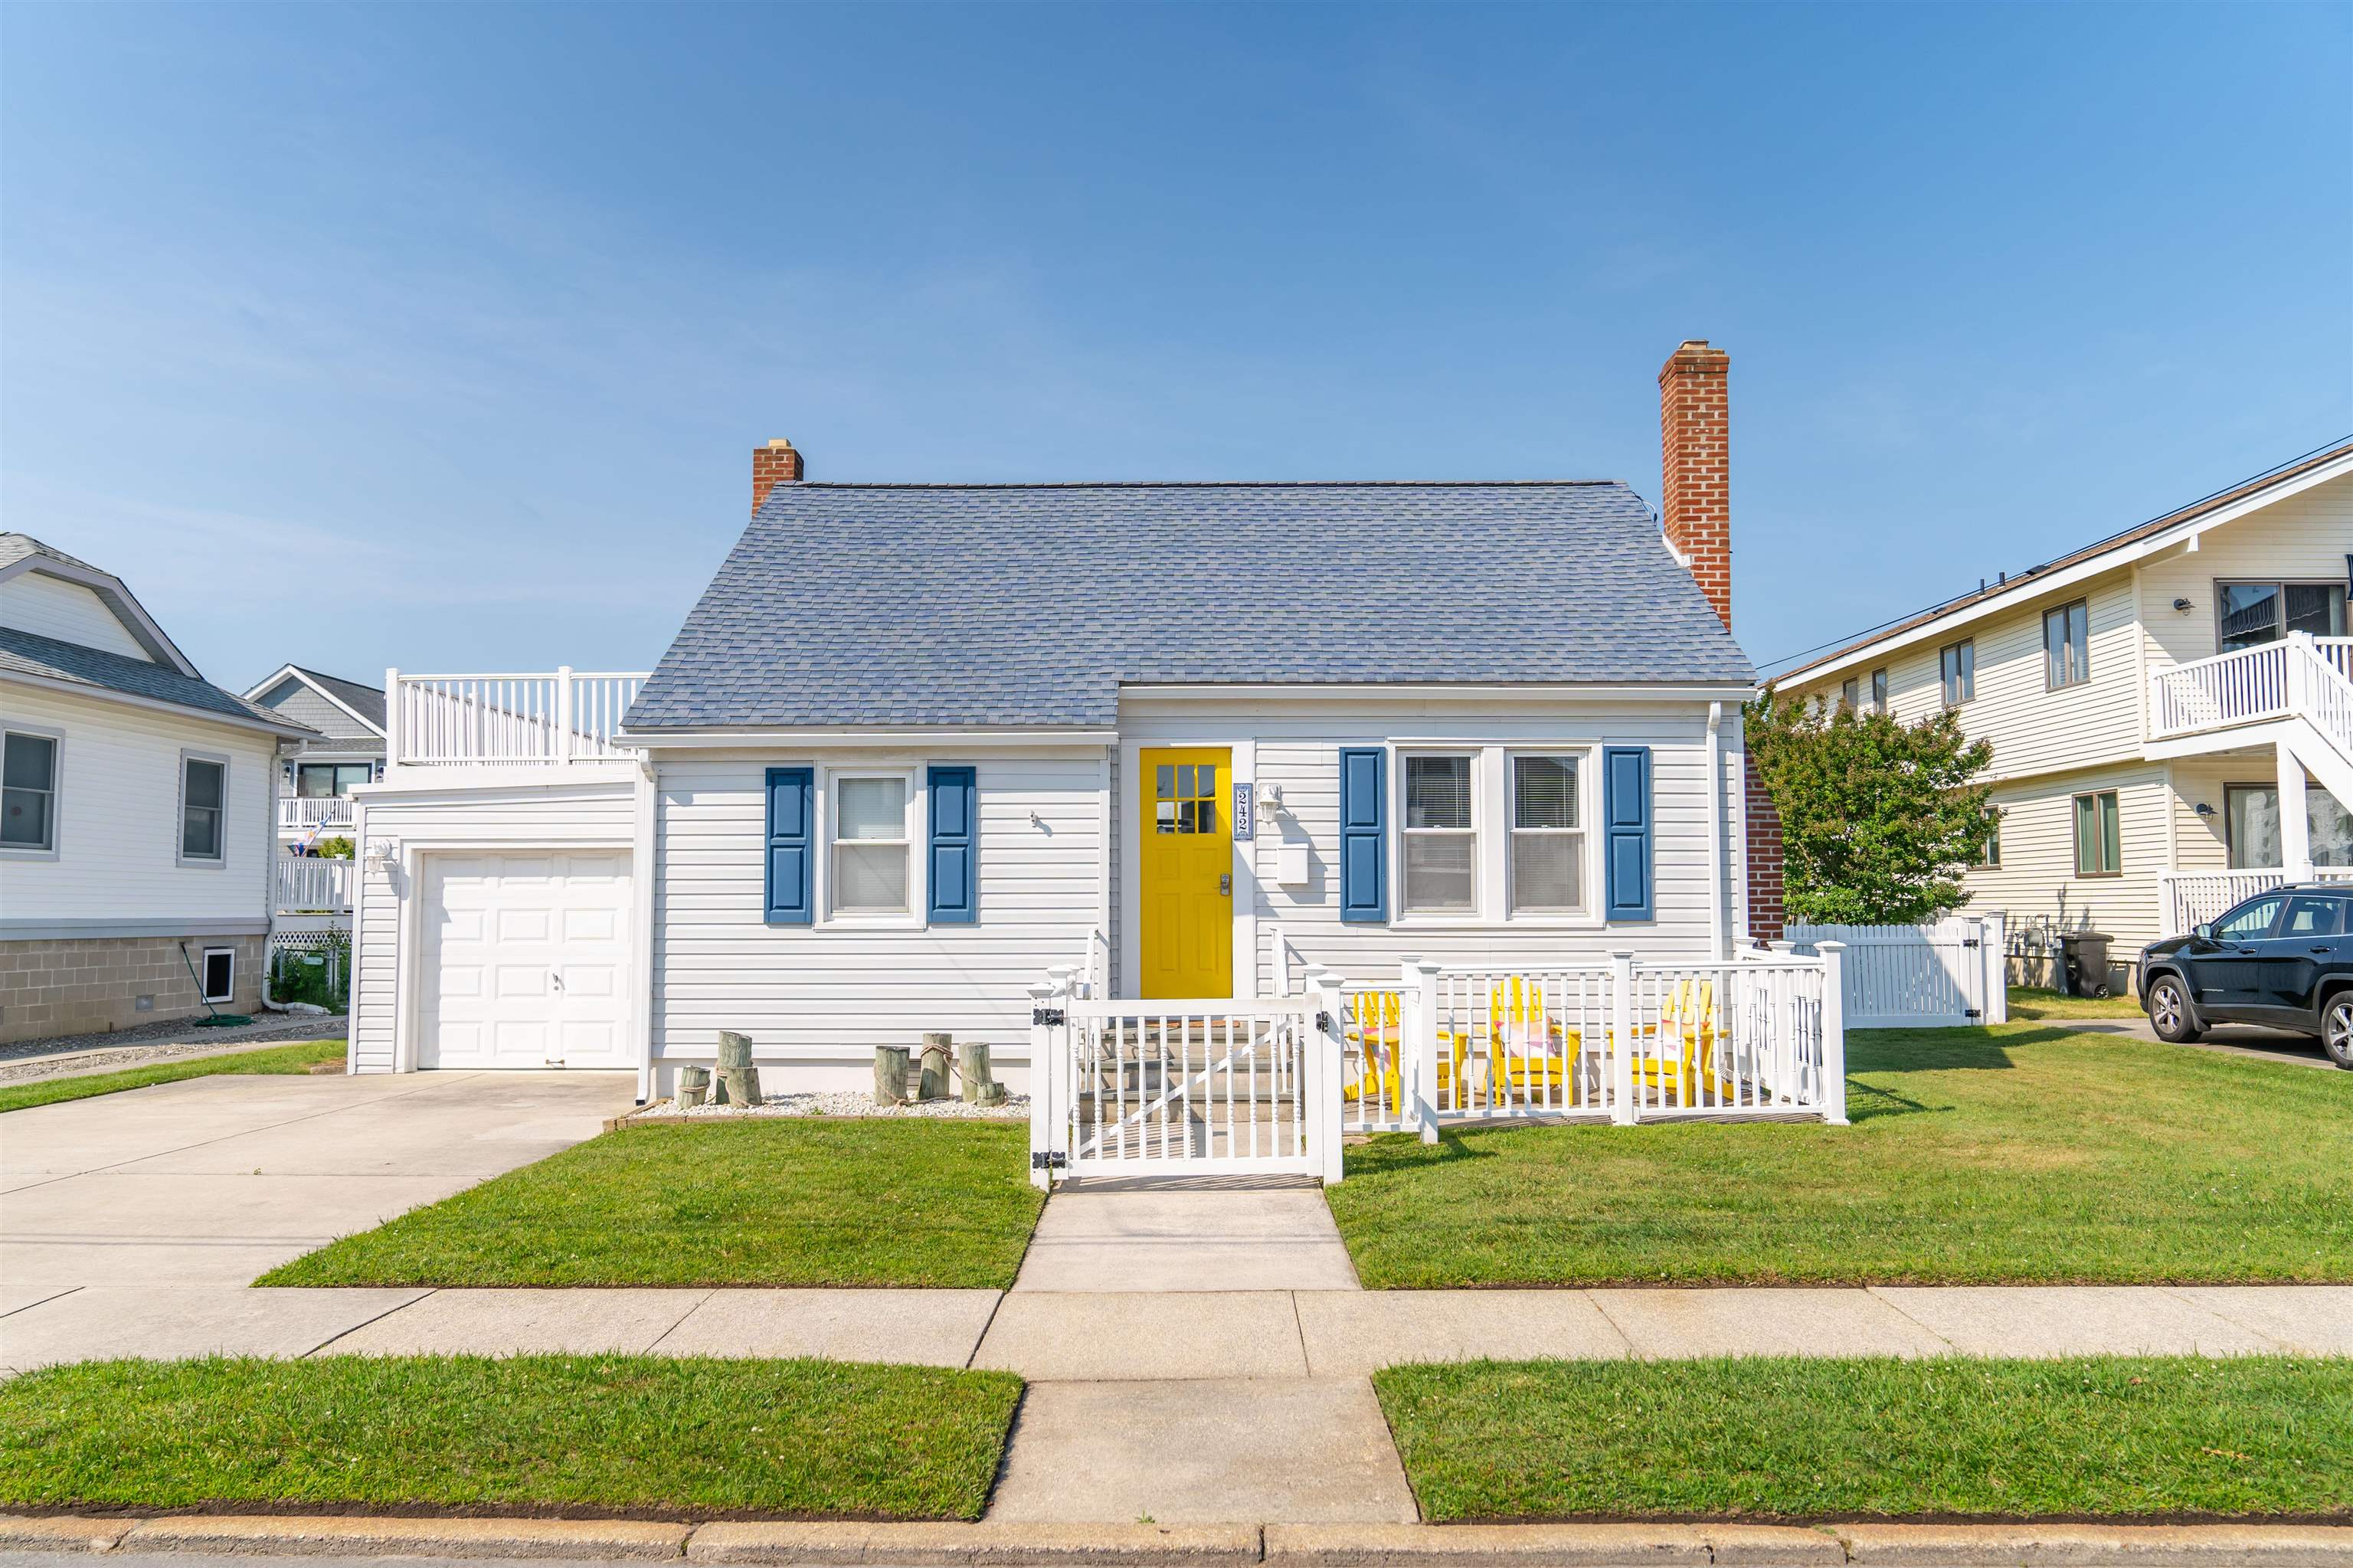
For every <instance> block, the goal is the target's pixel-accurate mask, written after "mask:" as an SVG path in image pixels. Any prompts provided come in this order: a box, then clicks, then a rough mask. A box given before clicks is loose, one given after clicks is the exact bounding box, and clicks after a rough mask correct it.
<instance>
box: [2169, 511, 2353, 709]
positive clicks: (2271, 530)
mask: <svg viewBox="0 0 2353 1568" xmlns="http://www.w3.org/2000/svg"><path fill="white" fill-rule="evenodd" d="M2348 550H2353V477H2348V478H2345V479H2338V480H2332V481H2330V482H2328V483H2327V484H2322V485H2316V486H2314V487H2313V488H2312V489H2310V490H2307V491H2306V492H2304V493H2302V494H2300V495H2291V496H2289V497H2288V498H2287V499H2286V500H2284V501H2282V502H2280V503H2277V504H2275V505H2272V506H2266V507H2264V508H2263V510H2262V511H2260V512H2257V513H2254V514H2252V515H2250V516H2247V517H2242V518H2241V519H2240V520H2239V521H2237V522H2235V523H2232V524H2228V525H2227V526H2224V527H2221V528H2217V529H2215V530H2214V531H2213V532H2212V533H2211V534H2208V535H2206V536H2205V537H2204V538H2203V539H2201V540H2200V541H2199V547H2198V549H2197V550H2196V551H2194V552H2190V551H2174V552H2172V553H2171V554H2168V555H2167V556H2163V557H2161V558H2160V559H2158V560H2156V561H2152V562H2150V563H2149V564H2148V565H2147V566H2145V567H2142V568H2141V577H2140V603H2141V618H2142V624H2143V626H2144V627H2145V628H2146V630H2147V638H2148V644H2149V658H2150V660H2151V662H2153V663H2155V664H2158V665H2160V666H2161V665H2165V664H2186V663H2188V662H2190V661H2191V660H2193V659H2204V658H2208V657H2210V656H2211V655H2212V654H2213V652H2215V650H2216V648H2217V647H2218V646H2219V643H2218V642H2217V641H2216V628H2215V595H2214V585H2215V584H2216V583H2217V582H2251V581H2269V582H2280V581H2286V582H2306V581H2311V582H2326V581H2335V582H2337V583H2340V584H2341V583H2342V582H2344V580H2345V569H2346V568H2345V556H2346V552H2347V551H2348ZM2176 599H2188V600H2189V607H2188V608H2187V609H2179V610H2177V609H2174V608H2173V601H2174V600H2176Z"/></svg>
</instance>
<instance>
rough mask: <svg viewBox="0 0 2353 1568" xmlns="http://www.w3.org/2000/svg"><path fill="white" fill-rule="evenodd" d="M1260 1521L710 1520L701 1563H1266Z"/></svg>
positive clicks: (906, 1566)
mask: <svg viewBox="0 0 2353 1568" xmlns="http://www.w3.org/2000/svg"><path fill="white" fill-rule="evenodd" d="M1259 1552H1260V1544H1259V1530H1258V1527H1257V1526H1256V1525H1156V1524H1007V1523H989V1522H987V1521H983V1522H982V1523H979V1524H706V1525H704V1526H703V1527H702V1529H700V1530H698V1531H695V1532H694V1539H693V1540H691V1541H690V1542H687V1546H686V1555H687V1557H688V1558H689V1560H691V1561H692V1562H696V1563H810V1564H882V1563H889V1564H893V1565H895V1568H963V1565H966V1564H970V1565H974V1568H980V1565H988V1568H1030V1565H1036V1568H1058V1565H1061V1564H1071V1565H1073V1568H1078V1565H1083V1568H1156V1565H1158V1564H1162V1563H1167V1564H1179V1565H1182V1568H1205V1565H1208V1564H1221V1565H1235V1568H1239V1565H1241V1564H1249V1563H1257V1562H1258V1561H1259Z"/></svg>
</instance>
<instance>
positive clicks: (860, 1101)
mask: <svg viewBox="0 0 2353 1568" xmlns="http://www.w3.org/2000/svg"><path fill="white" fill-rule="evenodd" d="M638 1115H639V1116H682V1117H684V1118H687V1119H688V1120H690V1121H726V1120H729V1119H731V1118H750V1117H763V1116H846V1117H928V1118H933V1119H934V1120H948V1121H1028V1120H1029V1096H1028V1095H1015V1096H1013V1097H1011V1098H1010V1099H1008V1100H1007V1101H1006V1102H1005V1103H1004V1104H1003V1105H1001V1106H973V1105H966V1104H965V1102H964V1101H962V1100H919V1101H917V1102H916V1103H914V1104H913V1105H905V1106H878V1105H876V1104H875V1103H874V1094H873V1091H872V1090H871V1089H870V1090H864V1091H859V1090H836V1091H832V1092H828V1093H824V1094H814V1093H812V1094H799V1095H772V1096H770V1097H768V1100H767V1103H766V1104H765V1105H760V1106H709V1105H704V1106H692V1107H688V1108H687V1109H685V1110H681V1109H680V1108H679V1107H678V1102H677V1101H676V1100H674V1099H668V1100H656V1101H654V1102H653V1103H652V1104H650V1105H649V1106H647V1107H646V1108H645V1109H643V1110H641V1111H639V1112H638Z"/></svg>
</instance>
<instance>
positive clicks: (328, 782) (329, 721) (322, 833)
mask: <svg viewBox="0 0 2353 1568" xmlns="http://www.w3.org/2000/svg"><path fill="white" fill-rule="evenodd" d="M245 699H246V701H248V702H249V703H254V704H258V705H260V706H262V707H265V708H268V709H269V710H270V711H271V712H272V713H275V714H278V715H281V716H283V717H286V718H290V719H292V720H294V721H295V722H297V723H299V724H302V725H307V726H309V727H311V729H314V730H316V731H318V732H319V733H318V735H317V736H316V737H315V738H313V739H311V740H306V741H304V742H303V743H302V744H301V747H297V748H296V749H295V751H294V752H293V754H292V755H291V756H290V757H288V758H286V764H285V768H284V770H283V777H282V778H281V779H280V792H279V800H278V836H279V838H280V841H281V842H285V843H287V844H290V845H300V844H302V843H305V842H311V841H314V840H317V839H319V838H322V837H325V838H332V837H335V836H337V835H342V836H345V837H348V836H349V835H350V833H351V832H352V830H353V827H354V826H355V825H356V823H357V819H356V818H355V817H354V816H353V811H352V789H353V787H354V786H356V785H361V784H372V783H374V782H375V780H376V779H379V778H381V777H383V775H384V689H383V688H382V687H381V686H371V685H368V684H367V683H364V682H362V681H352V680H346V679H344V678H343V676H340V675H327V674H322V673H320V672H318V671H316V670H306V669H304V668H302V666H301V665H300V664H281V665H280V666H279V667H278V668H277V669H276V670H275V671H273V672H272V673H269V675H267V676H265V677H263V678H262V679H261V680H259V681H257V682H255V683H253V684H252V685H250V686H248V687H247V688H246V692H245Z"/></svg>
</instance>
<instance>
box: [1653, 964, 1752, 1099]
mask: <svg viewBox="0 0 2353 1568" xmlns="http://www.w3.org/2000/svg"><path fill="white" fill-rule="evenodd" d="M1634 1033H1636V1034H1637V1035H1638V1036H1640V1037H1641V1038H1643V1039H1646V1040H1651V1041H1656V1042H1659V1043H1661V1044H1666V1043H1668V1042H1672V1054H1667V1052H1666V1051H1659V1052H1657V1054H1646V1055H1643V1056H1641V1057H1638V1058H1637V1059H1636V1063H1635V1075H1634V1076H1635V1081H1636V1083H1637V1085H1638V1086H1641V1087H1648V1088H1654V1089H1658V1090H1660V1091H1661V1092H1662V1094H1664V1095H1666V1096H1669V1097H1671V1098H1670V1100H1669V1103H1670V1104H1673V1105H1678V1106H1695V1105H1697V1104H1699V1103H1700V1099H1699V1092H1698V1090H1699V1086H1700V1084H1701V1083H1702V1082H1703V1081H1704V1082H1705V1083H1706V1085H1707V1086H1708V1087H1709V1088H1710V1089H1712V1090H1713V1091H1714V1092H1715V1097H1716V1098H1717V1099H1719V1100H1724V1099H1728V1098H1730V1097H1731V1091H1730V1086H1728V1085H1727V1084H1726V1083H1725V1080H1724V1079H1723V1078H1722V1077H1721V1076H1719V1075H1718V1074H1717V1072H1716V1070H1715V1068H1716V1044H1717V1042H1718V1041H1719V1040H1720V1039H1722V1037H1723V1034H1724V1017H1723V1014H1722V1013H1721V1012H1719V1011H1718V1010H1717V1007H1716V1001H1715V981H1714V980H1677V981H1676V982H1675V984H1674V989H1673V990H1672V991H1669V992H1668V993H1667V1002H1666V1006H1665V1007H1664V1008H1663V1009H1662V1011H1661V1012H1660V1015H1659V1021H1658V1022H1656V1023H1645V1024H1639V1025H1637V1026H1636V1028H1635V1030H1634ZM1703 1075H1704V1077H1703Z"/></svg>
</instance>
